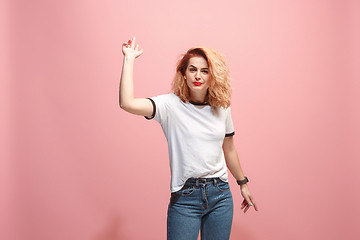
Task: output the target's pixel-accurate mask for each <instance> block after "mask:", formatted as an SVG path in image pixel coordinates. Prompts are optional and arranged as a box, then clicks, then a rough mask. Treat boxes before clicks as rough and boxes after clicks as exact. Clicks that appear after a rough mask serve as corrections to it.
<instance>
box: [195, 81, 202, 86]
mask: <svg viewBox="0 0 360 240" xmlns="http://www.w3.org/2000/svg"><path fill="white" fill-rule="evenodd" d="M201 84H202V83H201V82H194V85H195V86H200V85H201Z"/></svg>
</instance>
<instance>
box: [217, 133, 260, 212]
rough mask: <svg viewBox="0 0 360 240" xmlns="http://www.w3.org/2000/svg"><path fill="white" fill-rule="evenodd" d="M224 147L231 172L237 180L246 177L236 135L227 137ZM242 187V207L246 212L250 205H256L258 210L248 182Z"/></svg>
mask: <svg viewBox="0 0 360 240" xmlns="http://www.w3.org/2000/svg"><path fill="white" fill-rule="evenodd" d="M222 148H223V151H224V156H225V161H226V165H227V167H228V169H229V170H230V172H231V174H232V175H233V176H234V178H235V179H236V180H243V179H245V176H244V173H243V170H242V168H241V165H240V161H239V157H238V154H237V151H236V148H235V145H234V137H233V136H231V137H225V139H224V143H223V146H222ZM240 189H241V195H242V196H243V197H244V201H243V202H242V204H241V209H243V208H245V209H244V212H246V211H247V210H248V209H249V208H250V206H254V208H255V210H256V211H258V208H257V206H256V203H255V201H254V198H253V197H252V195H251V193H250V189H249V187H248V185H247V183H245V184H242V185H241V186H240Z"/></svg>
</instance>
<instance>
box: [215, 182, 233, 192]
mask: <svg viewBox="0 0 360 240" xmlns="http://www.w3.org/2000/svg"><path fill="white" fill-rule="evenodd" d="M216 188H217V189H218V190H219V191H220V192H228V191H230V186H229V183H227V182H224V181H218V182H217V184H216Z"/></svg>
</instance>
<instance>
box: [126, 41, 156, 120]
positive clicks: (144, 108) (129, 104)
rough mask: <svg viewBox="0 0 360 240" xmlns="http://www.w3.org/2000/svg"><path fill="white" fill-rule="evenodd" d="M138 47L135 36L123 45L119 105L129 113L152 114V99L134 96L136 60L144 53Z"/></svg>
mask: <svg viewBox="0 0 360 240" xmlns="http://www.w3.org/2000/svg"><path fill="white" fill-rule="evenodd" d="M138 49H139V44H138V45H136V47H135V37H133V39H132V40H129V41H128V43H127V44H125V43H124V44H123V46H122V52H123V54H124V61H123V67H122V72H121V78H120V87H119V105H120V108H122V109H124V110H125V111H127V112H129V113H133V114H136V115H142V116H151V115H152V113H153V106H152V103H151V101H150V100H149V99H146V98H134V83H133V72H134V62H135V59H136V58H137V57H139V56H140V55H141V54H142V53H143V50H142V49H141V50H138Z"/></svg>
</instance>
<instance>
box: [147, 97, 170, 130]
mask: <svg viewBox="0 0 360 240" xmlns="http://www.w3.org/2000/svg"><path fill="white" fill-rule="evenodd" d="M147 99H149V100H150V101H151V103H152V105H153V114H152V115H151V117H147V116H144V117H145V118H146V119H147V120H151V119H154V120H156V121H157V122H159V123H160V124H162V123H163V122H164V121H165V120H166V118H167V115H168V111H167V110H168V102H169V96H168V94H163V95H158V96H155V97H149V98H147Z"/></svg>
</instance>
